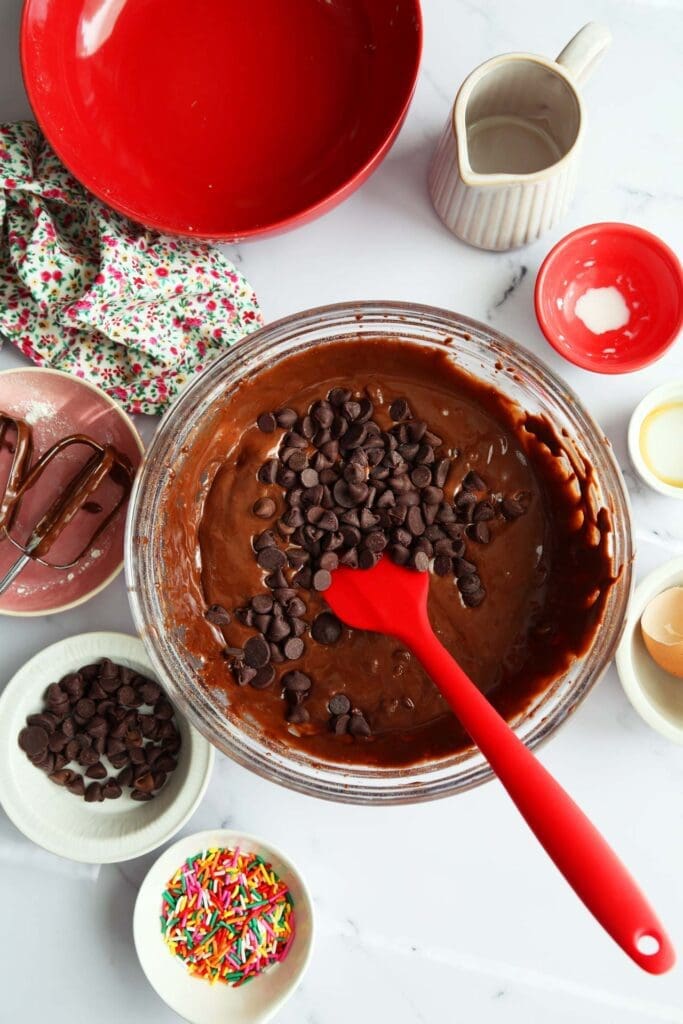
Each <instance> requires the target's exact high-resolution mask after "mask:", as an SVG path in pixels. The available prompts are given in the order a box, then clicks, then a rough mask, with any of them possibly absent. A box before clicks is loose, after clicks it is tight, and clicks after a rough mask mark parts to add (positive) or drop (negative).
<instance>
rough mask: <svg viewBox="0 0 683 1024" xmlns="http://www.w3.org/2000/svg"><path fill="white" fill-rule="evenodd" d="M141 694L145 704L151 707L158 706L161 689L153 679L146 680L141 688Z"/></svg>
mask: <svg viewBox="0 0 683 1024" xmlns="http://www.w3.org/2000/svg"><path fill="white" fill-rule="evenodd" d="M140 693H141V694H142V696H143V698H144V701H145V704H149V705H150V706H151V705H153V704H156V703H157V701H158V700H159V697H160V696H161V687H160V686H159V684H158V683H155V682H154V681H153V680H152V679H145V681H144V682H143V684H142V686H141V687H140Z"/></svg>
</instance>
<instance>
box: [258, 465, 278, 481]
mask: <svg viewBox="0 0 683 1024" xmlns="http://www.w3.org/2000/svg"><path fill="white" fill-rule="evenodd" d="M278 468H279V463H278V461H277V459H268V461H267V462H264V463H263V465H262V466H261V468H260V469H259V471H258V473H257V474H256V475H257V477H258V479H259V480H260V482H261V483H262V484H274V483H275V480H276V478H277V471H278Z"/></svg>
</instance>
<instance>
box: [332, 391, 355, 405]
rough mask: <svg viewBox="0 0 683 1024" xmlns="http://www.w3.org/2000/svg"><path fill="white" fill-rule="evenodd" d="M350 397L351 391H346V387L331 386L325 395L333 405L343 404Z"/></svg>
mask: <svg viewBox="0 0 683 1024" xmlns="http://www.w3.org/2000/svg"><path fill="white" fill-rule="evenodd" d="M350 398H351V392H350V391H347V390H346V388H332V390H331V391H329V392H328V395H327V400H328V402H330V403H331V404H332V405H335V406H339V405H343V404H344V402H348V400H349V399H350Z"/></svg>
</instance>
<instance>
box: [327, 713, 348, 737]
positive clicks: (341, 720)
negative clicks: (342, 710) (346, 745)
mask: <svg viewBox="0 0 683 1024" xmlns="http://www.w3.org/2000/svg"><path fill="white" fill-rule="evenodd" d="M350 721H351V715H338V716H337V717H336V718H333V719H332V731H333V732H335V733H336V734H337V736H343V735H344V733H345V732H346V731H347V729H348V727H349V722H350Z"/></svg>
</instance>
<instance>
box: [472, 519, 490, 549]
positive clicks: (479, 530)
mask: <svg viewBox="0 0 683 1024" xmlns="http://www.w3.org/2000/svg"><path fill="white" fill-rule="evenodd" d="M467 536H468V537H470V538H471V539H472V540H476V542H477V544H488V542H489V541H490V540H491V531H490V530H489V528H488V526H487V525H486V523H473V524H472V525H471V526H468V527H467Z"/></svg>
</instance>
